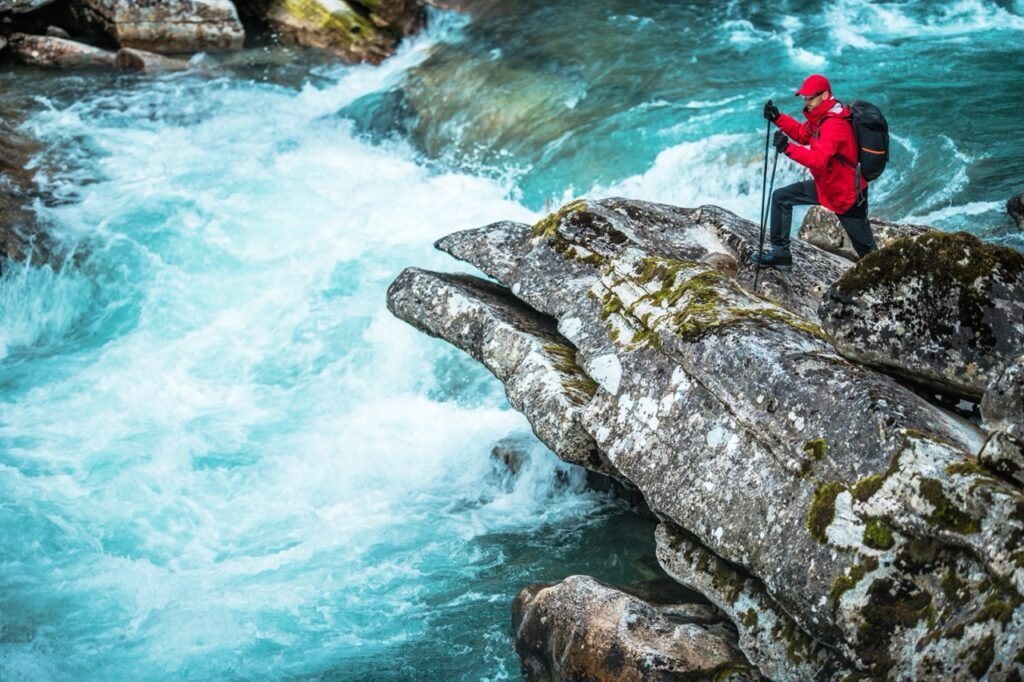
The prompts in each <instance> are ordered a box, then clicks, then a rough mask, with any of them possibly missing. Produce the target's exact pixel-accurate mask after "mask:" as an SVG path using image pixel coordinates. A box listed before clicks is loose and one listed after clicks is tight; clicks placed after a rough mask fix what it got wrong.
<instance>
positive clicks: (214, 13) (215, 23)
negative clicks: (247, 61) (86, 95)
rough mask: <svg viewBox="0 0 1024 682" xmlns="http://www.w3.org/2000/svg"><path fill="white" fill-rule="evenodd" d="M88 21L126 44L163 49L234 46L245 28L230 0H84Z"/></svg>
mask: <svg viewBox="0 0 1024 682" xmlns="http://www.w3.org/2000/svg"><path fill="white" fill-rule="evenodd" d="M81 2H82V7H83V9H84V15H85V17H86V18H87V20H88V21H90V22H92V23H94V24H96V25H98V26H99V27H100V28H102V30H103V31H104V32H105V33H106V34H107V35H109V36H110V37H111V38H112V39H113V40H114V41H115V42H116V43H117V44H118V45H120V46H121V47H131V48H135V49H138V50H146V51H148V52H159V53H178V52H200V51H215V50H234V49H238V48H240V47H241V46H242V42H243V41H244V39H245V31H244V30H243V29H242V24H241V22H240V21H239V19H238V12H237V11H236V10H235V6H234V5H233V4H232V3H231V2H230V0H166V1H163V2H135V1H133V0H81Z"/></svg>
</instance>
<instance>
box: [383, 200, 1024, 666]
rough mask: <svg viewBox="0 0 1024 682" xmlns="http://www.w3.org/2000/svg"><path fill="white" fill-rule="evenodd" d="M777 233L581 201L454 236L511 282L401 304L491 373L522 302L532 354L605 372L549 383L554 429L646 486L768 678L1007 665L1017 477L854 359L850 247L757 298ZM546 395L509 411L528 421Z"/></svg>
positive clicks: (674, 552)
mask: <svg viewBox="0 0 1024 682" xmlns="http://www.w3.org/2000/svg"><path fill="white" fill-rule="evenodd" d="M757 237H758V228H757V226H756V225H754V224H752V223H750V222H749V221H745V220H742V219H740V218H738V217H737V216H734V215H732V214H730V213H728V212H726V211H723V210H722V209H718V208H714V207H702V208H700V209H681V208H676V207H670V206H663V205H656V204H648V203H644V202H631V201H624V200H615V199H612V200H605V201H600V202H589V203H588V202H574V203H573V204H571V205H569V206H567V207H565V208H563V209H562V210H560V211H558V212H557V213H555V214H552V215H551V216H549V217H548V218H546V219H545V220H542V221H540V222H539V223H538V224H537V225H534V226H525V225H519V224H515V223H496V224H494V225H489V226H487V227H484V228H480V229H478V230H468V231H465V232H461V233H456V234H454V235H451V236H450V237H447V238H445V239H443V240H441V241H440V242H439V243H438V246H439V247H440V248H442V249H444V250H446V251H448V252H449V253H452V254H453V255H455V256H456V257H459V258H462V259H464V260H467V261H469V262H471V263H472V264H473V265H475V266H476V267H478V268H479V269H481V270H482V271H483V272H485V273H486V274H488V275H489V276H491V277H493V278H494V279H496V280H497V281H498V283H499V284H500V285H501V286H495V285H493V284H486V285H485V284H480V285H479V286H480V287H485V288H486V292H487V295H486V296H477V295H475V294H474V286H476V285H475V284H471V283H472V282H473V278H471V277H469V276H459V279H458V280H457V281H455V282H454V283H453V280H452V279H451V277H452V276H450V275H441V274H439V273H429V272H425V271H411V272H407V273H406V274H403V275H402V276H401V277H400V278H399V279H398V280H396V282H395V283H394V284H393V285H392V287H391V289H390V290H389V296H388V300H389V306H390V307H391V309H392V311H393V312H395V313H396V314H397V315H398V316H399V317H402V318H403V319H406V320H408V321H410V322H412V323H413V324H415V325H416V326H417V327H419V328H421V329H424V330H427V331H429V332H430V333H433V334H435V335H438V336H441V337H442V338H447V339H450V340H453V342H454V343H456V344H457V345H460V347H463V348H466V349H467V350H469V352H470V353H471V354H474V356H475V357H479V358H481V359H482V361H483V362H484V363H485V364H488V366H492V365H497V364H500V362H499V360H496V359H492V358H491V356H492V355H501V354H502V351H498V350H497V348H496V346H498V345H500V344H495V343H493V342H492V343H488V342H487V339H488V338H493V336H494V334H496V333H497V329H498V324H497V322H495V321H494V320H496V319H497V318H498V317H499V312H498V311H500V310H503V309H506V308H509V307H513V306H515V307H516V309H517V311H519V315H518V318H516V319H512V318H506V322H507V323H508V324H511V325H512V326H514V327H517V328H518V330H519V333H520V334H523V335H524V336H526V337H529V336H530V335H533V336H534V337H535V340H534V341H533V342H532V343H533V344H534V346H536V345H537V344H541V345H543V343H547V341H546V339H548V338H550V337H549V336H548V335H546V334H536V333H535V332H534V331H532V330H533V329H534V328H540V327H543V328H545V329H550V327H551V325H552V321H551V320H552V319H553V320H554V323H555V324H557V331H558V333H559V334H560V335H561V337H562V338H563V339H564V343H565V344H566V347H567V348H572V349H574V350H575V353H574V359H575V364H576V366H577V368H578V369H579V373H576V372H573V373H572V374H573V376H585V377H589V378H590V379H592V380H593V381H594V383H595V386H594V388H593V393H592V394H589V391H586V392H582V393H575V394H573V395H572V397H570V391H569V390H568V389H567V388H565V387H564V385H562V387H561V389H560V388H559V386H560V385H561V382H558V381H550V380H549V381H545V382H538V384H540V385H543V386H544V387H545V389H546V390H547V391H548V392H550V391H559V390H562V392H563V398H562V399H561V401H559V400H552V398H551V396H550V393H545V392H541V393H539V394H538V396H537V400H538V403H539V404H544V405H547V406H549V407H548V408H547V409H544V410H541V411H543V412H544V414H545V418H546V419H547V421H548V423H547V425H546V426H544V428H543V430H545V431H550V430H552V429H553V428H554V427H553V425H552V423H551V421H552V417H551V415H550V411H551V410H553V409H559V408H558V407H557V406H558V405H559V404H567V403H572V404H573V405H574V407H573V409H572V410H566V411H564V412H563V413H562V415H563V421H564V422H565V425H564V426H563V427H562V430H563V431H565V432H569V431H574V430H575V429H576V428H577V425H578V427H579V428H581V429H582V431H583V434H582V435H578V437H579V438H583V437H589V438H590V439H592V441H593V443H594V444H595V445H596V448H597V451H598V457H597V459H598V460H599V461H600V462H602V463H603V464H606V465H607V470H608V471H610V472H611V473H612V474H613V475H615V476H617V477H619V478H620V479H621V480H624V481H626V482H628V484H629V485H630V486H632V487H634V488H637V489H639V490H640V491H641V492H642V493H643V495H644V497H645V499H646V501H647V503H648V505H649V506H650V507H651V509H652V510H653V511H654V513H656V514H657V515H658V516H659V517H660V518H661V519H662V520H663V521H664V522H665V524H664V526H663V530H662V531H659V532H660V534H661V535H659V559H660V560H661V561H662V564H663V565H664V566H665V568H666V570H668V571H669V573H670V574H672V575H674V576H676V577H677V579H679V580H680V581H682V582H685V583H687V584H689V585H692V586H694V587H696V588H698V589H700V590H701V591H702V592H704V594H705V595H706V596H708V597H709V598H710V599H711V600H712V601H713V602H714V603H715V604H716V605H717V606H719V607H720V608H721V609H722V610H723V612H725V613H726V614H727V615H728V616H729V618H730V620H732V621H733V623H734V624H735V625H736V627H737V629H738V630H739V631H740V637H739V644H740V647H741V648H742V649H743V651H744V653H745V654H746V655H747V657H748V659H749V660H750V661H751V662H752V663H754V664H755V665H757V666H758V667H759V668H760V669H761V670H762V671H763V672H765V674H768V675H770V676H772V677H778V678H782V679H787V678H790V677H796V678H801V679H802V678H807V677H817V674H813V675H812V674H811V671H812V670H824V671H834V674H835V675H840V674H842V672H843V671H846V670H849V671H854V672H855V673H859V674H866V675H869V676H871V677H886V676H889V677H893V678H901V679H921V678H929V677H931V678H934V679H939V678H943V679H947V678H948V679H954V678H969V677H980V676H982V675H988V676H989V679H1006V678H1007V677H1008V676H1009V675H1010V673H1011V672H1012V671H1013V670H1014V666H1015V665H1016V663H1015V662H1014V659H1015V657H1016V656H1018V655H1020V653H1021V651H1022V650H1024V642H1022V641H1021V640H1020V638H1019V632H1020V626H1021V624H1022V622H1024V607H1022V606H1021V604H1022V603H1024V598H1022V596H1021V595H1022V593H1024V571H1022V569H1021V568H1020V566H1019V565H1018V564H1020V565H1024V552H1022V551H1021V548H1020V540H1021V538H1022V537H1024V502H1022V500H1021V492H1020V489H1019V488H1017V487H1015V486H1013V485H1011V484H1010V483H1008V482H1007V481H1006V480H1004V479H1002V478H999V477H997V476H994V475H992V473H990V472H989V470H987V469H985V468H984V467H983V466H981V465H980V464H979V463H978V460H977V459H976V456H977V454H978V452H979V450H980V449H981V447H982V445H983V444H984V440H985V439H984V435H983V434H982V433H981V432H980V431H979V430H978V429H977V428H976V427H975V426H973V425H972V424H970V423H968V422H966V421H963V420H961V419H959V418H958V417H956V416H954V415H952V414H950V413H947V412H945V411H943V410H941V409H939V408H937V407H935V406H933V405H931V404H929V403H927V402H925V401H923V400H922V399H921V398H920V397H918V395H917V394H916V393H914V392H913V391H911V390H909V389H907V388H905V387H904V386H902V385H901V384H899V383H897V382H896V381H895V380H893V379H892V378H890V377H889V376H886V375H884V374H881V373H878V372H875V371H873V370H871V369H868V368H865V367H862V366H859V365H857V364H855V363H852V362H850V361H848V360H846V359H844V358H842V357H841V356H839V355H838V354H837V353H836V351H835V348H834V347H833V345H832V343H831V340H830V338H829V336H828V335H827V334H825V333H824V331H823V330H822V329H821V327H819V326H818V324H817V316H816V314H815V309H816V305H815V303H816V301H817V300H818V298H820V295H821V292H823V291H824V289H825V288H827V287H828V285H829V284H830V283H831V282H832V281H834V280H835V279H836V278H838V277H839V275H841V274H842V272H843V271H844V269H845V268H846V267H848V263H847V262H846V261H844V260H843V259H840V258H837V257H835V256H832V255H830V254H826V253H823V252H822V251H821V250H819V249H817V248H815V247H813V246H810V245H806V244H800V243H797V244H794V246H795V247H796V248H798V249H800V250H801V253H800V254H798V257H800V258H801V262H802V263H806V264H807V267H806V268H802V270H803V271H802V272H801V271H800V270H794V272H793V274H792V276H790V277H786V276H783V275H781V274H772V273H762V278H763V280H767V281H766V282H765V285H766V288H765V291H764V292H762V293H763V294H764V295H760V294H753V293H751V292H750V291H749V289H748V288H747V287H749V286H750V282H751V280H752V278H753V272H752V269H751V268H750V267H749V265H748V263H747V258H748V256H749V254H750V253H751V252H752V251H753V250H754V249H756V245H757ZM710 253H722V254H728V255H731V256H733V257H734V258H736V262H737V263H738V264H739V272H738V273H737V275H736V278H735V279H733V278H731V277H729V276H728V275H724V274H722V273H720V272H718V271H716V270H714V269H712V268H710V267H708V266H707V265H704V264H701V263H700V262H699V261H700V260H701V259H702V258H705V257H706V256H707V255H708V254H710ZM865 260H866V259H865ZM765 275H768V276H767V277H765ZM453 284H454V285H453ZM455 285H457V286H455ZM502 287H503V288H502ZM439 298H442V299H446V300H447V301H448V303H442V304H439V303H437V302H436V301H437V300H438V299H439ZM523 303H525V304H526V305H522V304H523ZM517 319H525V320H532V321H531V322H530V324H528V325H525V324H521V323H520V322H518V321H517ZM471 320H477V322H478V324H477V325H476V326H475V327H474V325H473V324H472V323H471V322H470V321H471ZM460 330H461V331H460ZM518 343H519V344H521V345H522V344H524V343H525V341H522V340H521V341H519V342H518ZM566 358H568V354H566ZM513 364H514V363H513ZM516 366H517V367H521V370H520V371H521V372H526V373H530V372H531V370H529V369H528V367H527V366H525V365H521V364H520V365H516ZM543 371H545V372H548V375H549V376H550V370H543ZM508 376H515V373H514V372H513V373H512V374H509V375H508ZM515 381H516V382H518V383H522V382H525V381H526V379H525V378H524V377H517V378H516V379H515ZM513 393H514V392H513V391H512V390H509V394H510V400H511V399H512V396H513ZM588 394H589V395H588ZM533 400H534V398H533V397H532V394H530V393H526V394H524V393H522V392H518V393H516V395H515V398H514V400H513V404H516V403H517V402H518V403H519V404H521V405H522V406H523V407H522V409H523V411H524V412H527V414H528V415H529V413H528V410H530V409H531V408H530V407H529V405H530V403H531V402H533ZM534 409H536V408H534ZM532 419H533V418H531V420H532ZM555 419H556V420H557V417H556V418H555ZM535 430H536V431H537V432H538V434H539V435H540V434H541V432H542V429H540V428H538V427H537V426H536V425H535ZM555 430H556V431H557V429H555ZM574 432H575V431H574ZM541 437H542V438H545V436H543V435H542V436H541ZM550 441H551V439H550V438H548V440H547V441H546V442H549V444H550ZM555 450H556V452H557V451H558V448H557V447H555ZM577 461H578V458H577ZM680 538H682V539H684V540H685V542H684V541H682V540H680ZM1021 657H1022V659H1024V655H1022V656H1021ZM830 674H831V673H830Z"/></svg>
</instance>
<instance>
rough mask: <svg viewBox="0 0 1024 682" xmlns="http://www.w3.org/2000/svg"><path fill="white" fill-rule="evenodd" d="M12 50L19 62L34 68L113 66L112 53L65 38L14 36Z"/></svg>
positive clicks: (23, 34) (15, 34)
mask: <svg viewBox="0 0 1024 682" xmlns="http://www.w3.org/2000/svg"><path fill="white" fill-rule="evenodd" d="M10 49H11V52H12V53H13V55H14V58H15V59H16V60H18V61H19V62H21V63H22V64H29V65H31V66H44V67H48V68H59V69H74V68H90V67H97V66H100V67H112V66H113V65H114V53H113V52H108V51H107V50H101V49H99V48H98V47H93V46H92V45H86V44H85V43H79V42H76V41H74V40H65V39H64V38H52V37H50V36H33V35H27V34H25V33H14V34H12V35H11V46H10Z"/></svg>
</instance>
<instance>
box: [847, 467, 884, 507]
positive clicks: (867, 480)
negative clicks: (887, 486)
mask: <svg viewBox="0 0 1024 682" xmlns="http://www.w3.org/2000/svg"><path fill="white" fill-rule="evenodd" d="M883 483H885V476H883V475H881V474H871V475H870V476H866V477H864V478H862V479H860V480H859V481H857V482H856V483H855V484H854V485H853V491H852V493H853V498H854V499H855V500H859V501H861V502H867V501H868V500H870V499H871V496H872V495H874V494H875V493H877V492H878V489H879V488H881V487H882V484H883Z"/></svg>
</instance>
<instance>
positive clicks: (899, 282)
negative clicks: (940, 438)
mask: <svg viewBox="0 0 1024 682" xmlns="http://www.w3.org/2000/svg"><path fill="white" fill-rule="evenodd" d="M819 315H820V317H821V320H822V325H823V326H824V328H825V330H826V331H827V332H828V333H829V334H831V335H832V337H833V339H834V343H835V345H836V348H837V349H838V350H839V352H840V353H841V354H842V355H843V356H844V357H846V358H849V359H852V360H855V361H857V362H860V363H864V364H870V365H873V366H876V367H881V368H885V370H886V371H889V372H893V373H895V374H900V375H902V376H905V377H907V378H909V379H912V380H914V381H917V382H919V383H922V384H925V385H928V386H931V387H933V388H934V389H935V390H937V391H941V392H947V393H953V394H956V395H961V396H965V397H970V398H973V399H978V398H981V396H982V394H983V393H984V392H985V388H986V386H987V385H988V383H989V382H990V381H991V380H992V379H993V378H994V377H995V376H996V374H997V373H998V372H999V371H1000V370H1001V369H1002V368H1003V367H1004V366H1005V365H1006V364H1007V363H1008V362H1010V361H1011V360H1013V359H1014V358H1015V357H1017V356H1018V355H1020V354H1021V353H1024V255H1021V254H1020V253H1018V252H1017V251H1014V250H1013V249H1010V248H1006V247H1001V246H996V245H992V244H986V243H984V242H981V241H980V240H978V239H977V238H975V237H972V236H971V235H968V234H966V233H963V232H960V233H956V234H949V233H944V232H930V233H928V234H924V235H921V236H919V237H915V238H909V239H900V240H897V241H895V242H893V243H892V244H890V245H889V246H887V247H885V248H883V249H881V250H879V251H877V252H875V253H871V254H868V255H867V256H866V257H864V258H863V259H862V260H861V261H860V262H859V263H858V264H857V266H856V267H855V268H854V269H852V270H850V271H849V272H847V273H846V274H845V275H844V276H843V277H842V278H840V279H839V280H838V281H837V282H836V283H835V285H834V286H833V287H832V288H831V289H830V290H829V295H828V296H827V297H826V299H825V300H824V301H822V305H821V309H820V310H819Z"/></svg>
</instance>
